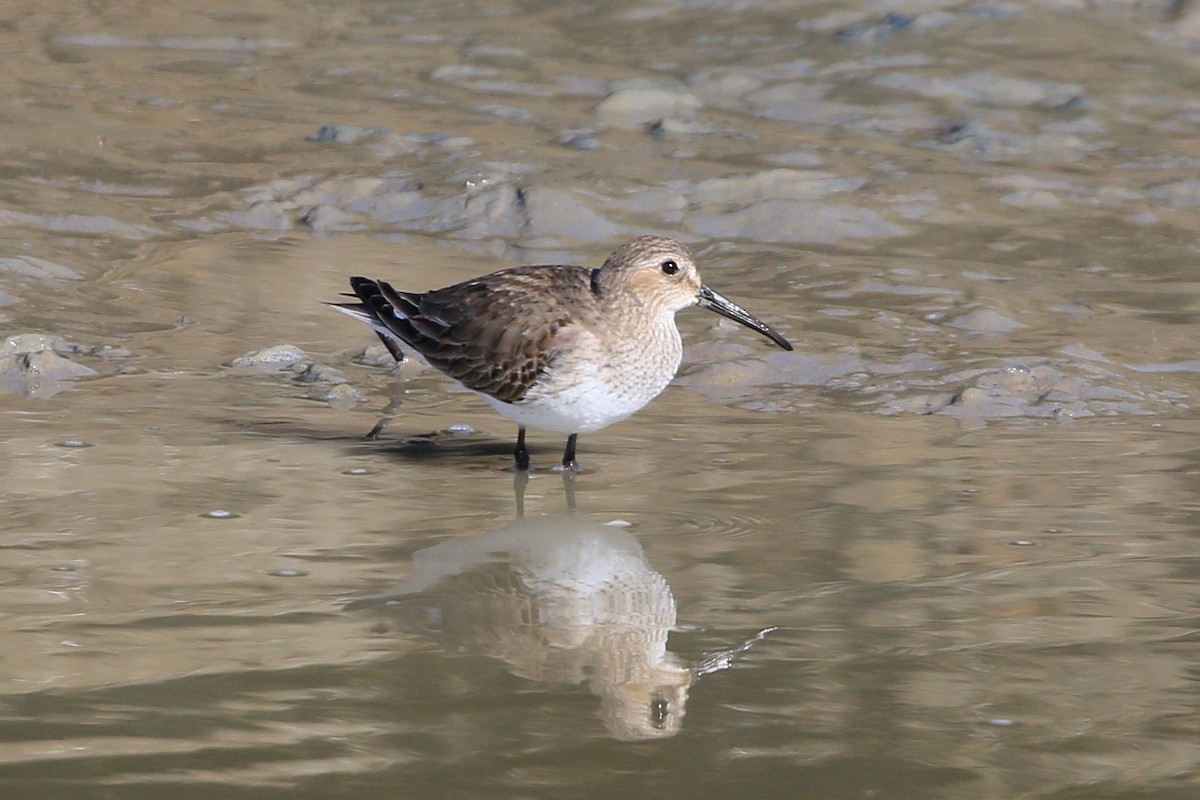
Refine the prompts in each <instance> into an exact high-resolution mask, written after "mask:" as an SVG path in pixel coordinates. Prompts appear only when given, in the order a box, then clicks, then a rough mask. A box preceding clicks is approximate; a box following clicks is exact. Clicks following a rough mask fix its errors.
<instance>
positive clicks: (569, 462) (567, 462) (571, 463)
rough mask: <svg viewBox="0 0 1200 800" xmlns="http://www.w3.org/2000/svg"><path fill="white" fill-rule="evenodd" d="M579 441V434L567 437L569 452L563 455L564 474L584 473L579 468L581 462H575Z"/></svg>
mask: <svg viewBox="0 0 1200 800" xmlns="http://www.w3.org/2000/svg"><path fill="white" fill-rule="evenodd" d="M577 441H579V434H578V433H572V434H571V435H570V436H568V437H567V450H566V452H564V453H563V460H562V465H563V472H564V473H565V472H570V473H571V474H573V475H575V474H578V473H580V472H583V470H582V469H580V468H579V462H578V461H576V460H575V443H576V442H577Z"/></svg>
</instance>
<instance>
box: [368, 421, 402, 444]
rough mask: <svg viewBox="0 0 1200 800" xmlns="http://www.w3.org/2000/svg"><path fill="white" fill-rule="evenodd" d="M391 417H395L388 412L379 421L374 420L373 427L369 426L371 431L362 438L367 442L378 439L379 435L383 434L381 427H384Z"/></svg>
mask: <svg viewBox="0 0 1200 800" xmlns="http://www.w3.org/2000/svg"><path fill="white" fill-rule="evenodd" d="M393 419H395V417H394V416H392V415H391V414H388V415H387V416H386V417H384V418H383V419H381V420H379V422H376V423H375V427H374V428H371V432H370V433H368V434H367V435H366V436H364V437H363V439H364V440H365V441H368V442H374V441H378V440H379V437H380V436H383V429H384V428H386V427H387V426H388V423H389V422H391V421H392V420H393Z"/></svg>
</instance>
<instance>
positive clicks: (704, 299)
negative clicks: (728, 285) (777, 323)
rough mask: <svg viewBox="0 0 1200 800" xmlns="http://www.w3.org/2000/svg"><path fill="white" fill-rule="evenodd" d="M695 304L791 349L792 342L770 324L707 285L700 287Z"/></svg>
mask: <svg viewBox="0 0 1200 800" xmlns="http://www.w3.org/2000/svg"><path fill="white" fill-rule="evenodd" d="M696 304H697V305H698V306H700V307H701V308H707V309H710V310H712V311H715V312H717V313H718V314H720V315H721V316H722V317H728V318H729V319H731V320H733V321H734V322H740V323H741V324H743V325H745V326H746V327H747V328H750V329H751V330H756V331H758V332H759V333H761V334H762V335H763V336H766V337H767V338H768V339H770V340H771V341H772V342H774V343H775V344H777V345H779V346H780V347H782V348H783V349H784V350H791V349H792V343H791V342H789V341H788V340H787V339H785V338H783V337H782V336H780V335H779V334H778V333H777V332H776V331H775V330H774V329H772V328H771V326H770V325H768V324H767V323H765V322H763V321H762V320H761V319H759V318H758V317H756V316H754V315H753V314H751V313H750V312H749V311H747V310H746V309H744V308H742V307H741V306H739V305H738V304H737V303H735V302H733V301H732V300H729V299H728V298H726V297H722V296H721V295H720V294H718V293H717V292H714V291H713V290H712V289H710V288H708V287H707V286H701V287H700V294H699V295H698V296H697V297H696Z"/></svg>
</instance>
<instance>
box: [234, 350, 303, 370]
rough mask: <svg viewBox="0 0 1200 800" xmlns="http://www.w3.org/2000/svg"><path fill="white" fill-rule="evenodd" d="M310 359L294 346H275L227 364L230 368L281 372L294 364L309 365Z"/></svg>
mask: <svg viewBox="0 0 1200 800" xmlns="http://www.w3.org/2000/svg"><path fill="white" fill-rule="evenodd" d="M311 362H312V359H311V358H310V357H309V356H308V354H307V353H305V352H304V351H303V350H301V349H300V348H299V347H296V346H295V345H294V344H277V345H272V346H271V347H264V348H263V349H262V350H255V351H254V352H252V353H246V354H245V355H241V356H238V357H237V358H235V359H234V360H233V361H230V362H229V365H230V366H231V367H243V368H251V369H265V370H282V369H287V368H289V367H291V366H293V365H295V364H301V363H311Z"/></svg>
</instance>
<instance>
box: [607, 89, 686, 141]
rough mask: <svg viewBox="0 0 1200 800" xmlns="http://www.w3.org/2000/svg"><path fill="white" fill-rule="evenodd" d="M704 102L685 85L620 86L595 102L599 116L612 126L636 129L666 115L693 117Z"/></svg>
mask: <svg viewBox="0 0 1200 800" xmlns="http://www.w3.org/2000/svg"><path fill="white" fill-rule="evenodd" d="M702 105H703V103H701V101H700V98H698V97H696V96H695V95H694V94H692V93H691V92H689V91H687V90H685V89H678V88H665V87H631V88H626V89H618V90H617V91H615V92H613V93H612V94H610V95H609V96H608V97H606V98H604V100H602V101H601V102H600V104H599V105H597V106H596V109H595V111H596V116H597V118H598V119H599V120H600V122H602V123H603V124H605V125H608V126H610V127H613V128H622V129H626V130H636V129H637V128H640V127H642V126H643V125H645V124H646V123H649V122H655V121H656V120H660V119H663V118H664V117H678V118H681V119H691V118H692V117H693V116H694V115H695V113H696V111H698V110H699V109H700V107H701V106H702Z"/></svg>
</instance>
